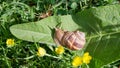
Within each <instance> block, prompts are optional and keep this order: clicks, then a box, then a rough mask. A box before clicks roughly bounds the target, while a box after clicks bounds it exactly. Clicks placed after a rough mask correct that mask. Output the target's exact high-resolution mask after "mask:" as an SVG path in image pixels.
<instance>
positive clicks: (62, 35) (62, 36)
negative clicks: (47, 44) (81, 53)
mask: <svg viewBox="0 0 120 68" xmlns="http://www.w3.org/2000/svg"><path fill="white" fill-rule="evenodd" d="M54 40H55V42H56V44H57V45H62V46H66V47H68V48H69V49H71V50H80V49H82V48H83V47H84V45H85V42H86V41H85V34H84V33H83V32H80V31H73V32H70V31H64V30H61V29H58V28H55V34H54Z"/></svg>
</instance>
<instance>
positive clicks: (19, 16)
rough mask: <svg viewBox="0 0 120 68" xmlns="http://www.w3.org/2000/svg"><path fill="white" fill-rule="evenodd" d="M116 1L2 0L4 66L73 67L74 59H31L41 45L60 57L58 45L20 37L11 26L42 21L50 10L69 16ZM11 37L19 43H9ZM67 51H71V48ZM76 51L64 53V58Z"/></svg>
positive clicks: (0, 34)
mask: <svg viewBox="0 0 120 68" xmlns="http://www.w3.org/2000/svg"><path fill="white" fill-rule="evenodd" d="M116 3H118V1H117V0H69V1H67V0H60V1H59V0H0V68H72V66H71V61H72V60H70V61H68V59H65V60H60V59H56V58H53V57H48V56H45V57H38V56H35V57H33V58H29V57H30V56H32V55H35V54H36V52H37V48H38V47H40V46H41V47H43V48H45V49H46V51H47V53H49V54H51V55H54V56H57V55H56V54H55V52H54V49H55V47H51V46H49V45H46V44H40V43H33V42H28V41H24V40H20V39H17V38H16V37H14V36H13V35H12V34H11V33H10V30H9V27H10V26H11V25H14V24H21V23H27V22H34V21H38V20H41V19H40V18H39V16H40V15H41V14H42V13H45V12H47V11H49V10H52V15H66V14H74V13H77V12H79V11H81V10H84V9H87V8H90V7H98V6H104V5H109V4H116ZM9 38H12V39H14V40H15V43H16V44H15V46H14V47H12V48H8V47H7V46H6V40H7V39H9ZM66 52H67V53H70V52H69V50H67V51H66ZM73 54H74V53H70V54H63V57H66V56H67V57H70V56H71V55H73ZM24 58H28V59H24ZM71 58H73V57H71ZM116 64H117V63H116Z"/></svg>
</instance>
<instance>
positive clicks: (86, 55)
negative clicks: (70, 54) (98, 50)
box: [83, 52, 92, 64]
mask: <svg viewBox="0 0 120 68" xmlns="http://www.w3.org/2000/svg"><path fill="white" fill-rule="evenodd" d="M91 59H92V57H91V56H90V55H89V53H88V52H86V53H85V54H84V55H83V63H86V64H89V63H90V60H91Z"/></svg>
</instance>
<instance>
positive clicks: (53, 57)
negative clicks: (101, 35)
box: [46, 54, 61, 59]
mask: <svg viewBox="0 0 120 68" xmlns="http://www.w3.org/2000/svg"><path fill="white" fill-rule="evenodd" d="M46 56H48V57H52V58H56V59H61V58H60V57H57V56H52V55H49V54H46Z"/></svg>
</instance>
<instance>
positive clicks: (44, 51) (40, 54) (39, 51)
mask: <svg viewBox="0 0 120 68" xmlns="http://www.w3.org/2000/svg"><path fill="white" fill-rule="evenodd" d="M45 54H46V50H45V49H44V48H42V47H39V48H38V52H37V55H38V56H40V57H42V56H44V55H45Z"/></svg>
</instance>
